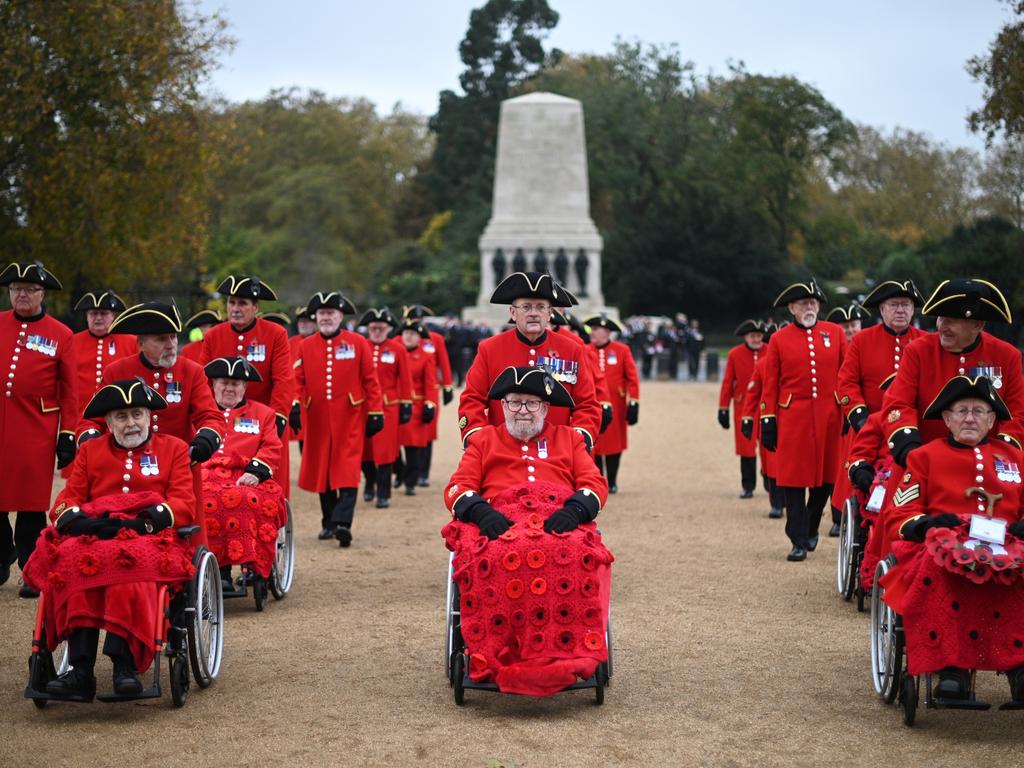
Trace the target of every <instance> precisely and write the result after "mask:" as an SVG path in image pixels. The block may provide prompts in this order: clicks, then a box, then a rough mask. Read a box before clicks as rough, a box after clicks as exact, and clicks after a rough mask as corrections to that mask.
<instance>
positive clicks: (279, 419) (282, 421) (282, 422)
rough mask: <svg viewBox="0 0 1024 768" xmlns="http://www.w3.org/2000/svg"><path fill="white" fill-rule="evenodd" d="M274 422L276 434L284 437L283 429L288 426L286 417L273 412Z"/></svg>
mask: <svg viewBox="0 0 1024 768" xmlns="http://www.w3.org/2000/svg"><path fill="white" fill-rule="evenodd" d="M274 422H275V423H276V425H277V436H278V437H284V431H285V429H287V427H288V419H286V418H285V417H284V416H280V415H277V414H275V415H274Z"/></svg>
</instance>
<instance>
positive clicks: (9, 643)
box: [0, 383, 1024, 768]
mask: <svg viewBox="0 0 1024 768" xmlns="http://www.w3.org/2000/svg"><path fill="white" fill-rule="evenodd" d="M642 402H643V406H642V408H641V423H640V425H639V426H638V427H636V428H635V429H634V431H633V433H632V437H631V440H632V448H631V449H630V451H629V452H628V453H627V454H626V456H625V457H624V460H623V467H622V471H621V476H620V479H619V486H620V489H621V490H620V492H619V494H618V495H617V496H615V497H613V498H612V501H611V503H609V505H608V506H607V508H606V509H605V511H604V512H603V513H602V515H601V518H600V522H601V528H602V530H603V531H604V534H605V536H606V541H607V543H608V545H609V546H610V548H611V549H612V551H613V552H614V553H615V555H616V557H617V562H616V564H615V566H614V577H613V597H612V606H613V608H612V611H613V617H614V629H615V637H614V653H615V656H614V661H615V677H614V680H613V683H612V686H611V687H610V688H609V689H608V691H607V699H606V702H605V705H604V706H603V707H597V706H594V704H593V692H592V691H581V692H577V693H569V694H561V695H559V696H555V697H553V698H550V699H545V700H533V699H527V698H523V697H518V696H506V695H499V694H493V693H485V692H477V691H469V692H467V704H466V706H465V707H462V708H459V707H456V706H455V704H454V703H453V701H452V697H451V691H450V689H449V687H448V685H447V681H446V678H445V672H444V665H443V659H442V656H443V627H444V595H445V583H444V582H445V568H446V552H445V550H444V548H443V545H442V542H441V538H440V536H439V535H438V531H439V529H440V527H441V526H442V524H443V523H444V522H445V520H446V517H447V513H445V511H444V509H443V507H442V506H441V504H440V492H441V487H442V486H443V484H444V481H445V480H446V479H447V476H448V475H449V474H450V472H451V470H452V469H453V468H454V465H455V462H456V461H457V459H458V455H459V450H458V443H457V437H456V430H455V424H454V422H455V407H454V405H452V406H449V407H448V408H445V409H444V411H443V414H442V415H443V428H442V434H441V440H440V442H439V444H438V446H437V448H436V449H435V467H434V471H433V481H434V482H433V485H432V487H431V488H430V489H426V490H424V489H421V491H420V494H419V495H418V496H416V497H415V498H406V497H404V496H397V497H395V500H394V504H393V506H392V508H391V509H390V510H383V511H378V510H374V509H372V508H367V506H366V505H365V504H363V502H362V501H361V500H360V502H359V508H358V511H357V518H356V528H355V537H356V538H355V543H354V544H353V546H352V548H351V549H349V550H347V551H345V550H339V549H338V548H337V547H336V546H333V545H332V544H333V543H330V542H318V541H317V540H316V537H315V533H316V531H317V529H318V528H319V510H318V507H317V505H316V503H315V500H314V499H313V498H312V497H311V496H310V495H308V494H305V493H303V492H301V491H296V492H295V500H296V504H295V506H296V510H297V517H298V526H297V536H298V554H297V569H296V575H295V585H294V588H293V591H292V593H291V594H290V595H289V596H288V597H287V598H286V599H285V600H284V601H283V602H280V603H275V602H272V603H271V604H270V605H269V606H268V608H267V610H266V612H265V613H263V614H256V613H255V612H254V611H253V607H252V602H251V601H245V602H242V601H233V602H229V603H228V609H227V614H228V616H227V628H226V647H225V660H224V667H223V670H222V673H221V677H220V679H219V680H218V681H217V682H216V683H215V685H214V686H213V687H212V688H210V689H208V690H205V691H200V690H197V689H196V688H193V691H192V696H191V698H190V700H189V702H188V705H187V706H186V707H185V708H184V709H183V710H174V709H173V708H172V707H171V703H170V697H169V694H168V695H167V696H165V698H164V699H162V700H160V701H156V702H150V703H147V704H144V705H143V704H136V705H132V704H121V705H102V704H94V705H92V706H80V705H70V704H64V705H59V704H58V705H51V706H50V707H48V708H47V709H46V710H45V711H41V712H40V711H37V710H36V709H35V708H34V707H33V706H32V704H31V703H30V702H29V701H27V700H26V699H24V698H22V691H23V688H24V685H25V679H26V660H27V658H28V654H29V641H30V635H31V631H32V630H31V628H32V622H33V618H34V613H35V603H34V602H28V601H23V600H18V598H17V597H16V591H17V586H16V584H15V581H16V578H12V580H11V582H9V583H8V584H7V585H5V586H4V587H2V588H0V616H2V624H0V626H2V627H3V631H2V633H0V718H2V720H3V722H4V724H5V729H4V734H3V736H2V737H0V757H2V758H5V759H4V760H3V764H5V765H6V764H15V765H18V766H20V767H21V766H36V765H38V766H56V765H76V766H91V765H120V766H127V765H134V766H138V765H153V764H160V765H189V766H201V765H253V766H263V765H270V764H278V765H315V766H320V765H323V766H329V765H360V766H362V765H372V766H407V765H410V766H477V767H480V768H483V767H484V766H490V767H492V768H493V767H497V766H516V768H526V767H527V766H530V767H534V766H538V767H539V766H597V765H637V766H654V765H657V766H661V765H665V766H688V765H710V766H733V765H736V766H740V765H751V766H754V765H757V766H763V765H908V764H911V765H913V764H928V765H931V766H943V765H949V766H964V765H972V764H977V763H979V762H981V761H985V762H989V763H996V764H998V763H1003V764H1010V765H1013V764H1016V763H1018V762H1019V760H1020V758H1019V755H1020V746H1021V734H1022V732H1024V714H1022V713H1020V712H998V711H995V710H993V711H989V712H981V713H975V712H951V711H947V712H939V711H935V710H931V711H921V712H920V713H919V718H918V725H917V726H915V727H914V728H913V729H906V728H905V727H904V726H903V725H902V724H901V723H900V721H899V717H898V713H897V710H896V709H895V708H891V707H887V706H885V705H883V704H882V703H881V702H880V701H879V700H878V699H877V697H876V696H875V694H874V692H873V691H872V689H871V687H870V682H869V674H868V670H869V666H868V657H867V618H866V616H865V615H863V614H857V612H856V610H855V608H854V607H853V606H852V605H850V604H846V603H842V602H840V600H839V598H838V597H837V596H836V595H835V589H834V568H835V565H834V563H835V540H834V539H832V540H827V541H824V542H823V544H822V546H821V547H819V550H818V552H816V553H814V554H812V555H811V557H810V559H809V560H808V561H807V562H806V563H803V564H793V563H787V562H785V557H784V556H785V554H786V552H787V551H788V544H787V542H786V540H785V538H784V535H783V532H782V523H781V521H776V520H769V519H768V517H767V511H768V504H767V499H766V496H765V495H764V493H763V492H761V490H760V489H759V490H758V492H757V493H756V494H755V497H754V499H753V500H750V501H740V500H739V499H738V498H737V494H738V490H739V462H738V459H736V458H735V457H734V456H733V455H732V439H731V437H730V436H728V435H727V434H726V433H724V432H723V431H722V430H721V429H720V428H719V427H718V425H717V423H716V421H715V410H716V386H715V385H713V384H683V383H679V384H670V383H654V384H645V385H644V387H643V398H642ZM294 466H297V461H296V462H295V464H294ZM360 498H361V497H360ZM97 671H98V675H99V679H100V686H101V688H103V687H104V686H109V676H108V675H109V664H108V663H107V662H106V661H105V659H101V662H100V663H99V664H98V665H97ZM979 687H980V689H981V693H982V695H984V696H985V697H986V698H988V699H989V700H990V701H993V702H994V703H995V704H999V703H1001V702H1002V701H1004V700H1005V699H1006V698H1007V692H1006V684H1005V680H1004V679H1003V678H998V679H997V678H996V677H995V676H994V675H992V674H991V673H989V674H986V675H983V676H979Z"/></svg>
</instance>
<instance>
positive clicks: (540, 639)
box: [530, 632, 547, 651]
mask: <svg viewBox="0 0 1024 768" xmlns="http://www.w3.org/2000/svg"><path fill="white" fill-rule="evenodd" d="M546 641H547V639H546V638H545V637H544V633H543V632H534V633H533V634H532V635H530V648H531V649H532V650H534V651H540V650H543V648H544V643H545V642H546Z"/></svg>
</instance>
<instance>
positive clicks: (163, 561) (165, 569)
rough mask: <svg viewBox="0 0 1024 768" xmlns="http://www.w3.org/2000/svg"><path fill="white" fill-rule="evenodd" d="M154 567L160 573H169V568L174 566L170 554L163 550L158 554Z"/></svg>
mask: <svg viewBox="0 0 1024 768" xmlns="http://www.w3.org/2000/svg"><path fill="white" fill-rule="evenodd" d="M156 567H157V570H158V571H160V573H162V574H164V575H166V574H168V573H170V572H171V568H173V567H174V561H173V560H172V559H171V556H170V555H168V554H167V553H166V552H165V553H164V554H162V555H161V556H160V561H159V562H158V563H157V565H156Z"/></svg>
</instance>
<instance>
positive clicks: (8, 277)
mask: <svg viewBox="0 0 1024 768" xmlns="http://www.w3.org/2000/svg"><path fill="white" fill-rule="evenodd" d="M11 283H34V284H35V285H41V286H43V288H49V289H50V290H53V291H59V290H61V289H63V288H64V286H63V285H61V284H60V280H58V279H57V278H56V277H54V275H53V273H52V272H50V270H48V269H47V268H46V267H44V266H43V263H42V262H41V261H12V262H11V263H10V264H8V265H7V266H6V267H4V271H3V272H0V285H10V284H11Z"/></svg>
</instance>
